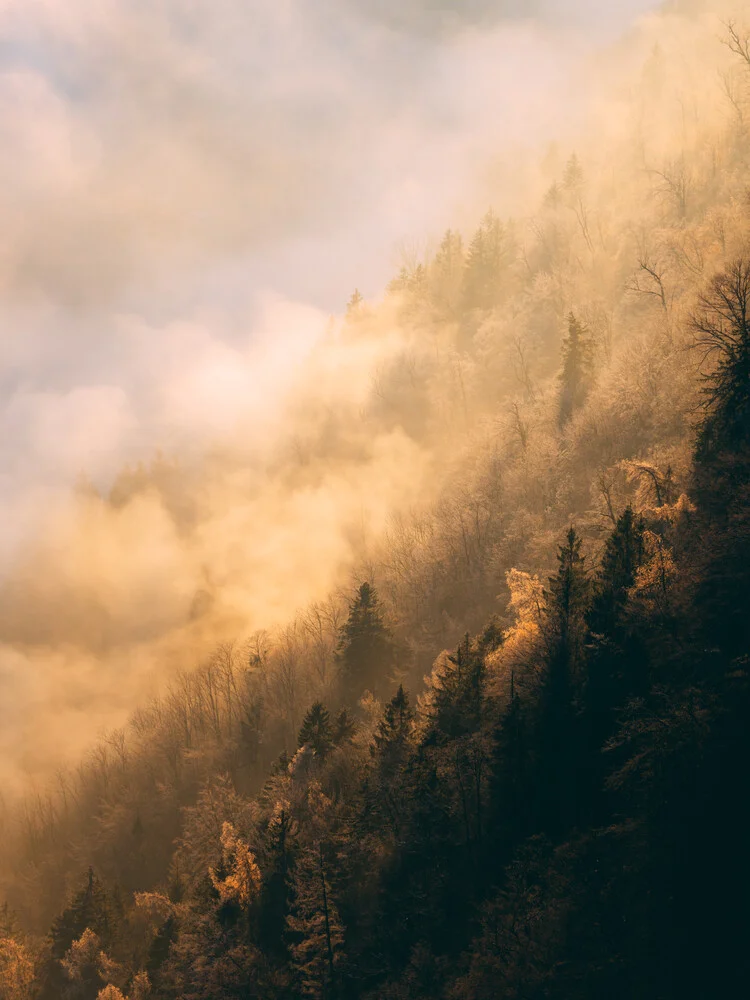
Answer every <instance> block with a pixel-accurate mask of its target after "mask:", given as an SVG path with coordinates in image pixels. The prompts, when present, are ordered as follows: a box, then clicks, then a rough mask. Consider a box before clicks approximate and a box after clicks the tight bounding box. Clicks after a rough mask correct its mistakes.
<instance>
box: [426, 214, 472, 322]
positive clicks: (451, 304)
mask: <svg viewBox="0 0 750 1000" xmlns="http://www.w3.org/2000/svg"><path fill="white" fill-rule="evenodd" d="M465 261H466V255H465V254H464V246H463V240H462V238H461V234H460V233H458V232H456V231H455V230H452V229H449V230H448V231H447V232H446V233H445V235H444V236H443V239H442V240H441V242H440V246H439V248H438V251H437V253H436V254H435V258H434V260H433V262H432V265H431V267H430V289H431V298H432V302H433V304H434V306H435V308H436V310H437V312H438V314H439V315H440V316H441V317H444V318H446V319H450V318H452V317H453V316H455V314H456V312H457V310H458V308H459V305H460V300H461V290H462V286H463V280H464V268H465Z"/></svg>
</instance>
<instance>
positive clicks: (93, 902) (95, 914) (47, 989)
mask: <svg viewBox="0 0 750 1000" xmlns="http://www.w3.org/2000/svg"><path fill="white" fill-rule="evenodd" d="M115 922H116V921H115V915H114V912H113V907H112V901H111V898H110V894H109V893H108V892H107V890H106V889H105V887H104V886H103V885H102V883H101V882H100V880H99V879H98V878H97V876H96V875H95V874H94V870H93V868H89V870H88V874H87V876H86V884H85V885H84V887H83V888H82V889H80V890H79V891H78V892H77V893H76V894H75V895H74V896H73V898H72V900H71V901H70V903H69V904H68V906H66V908H65V909H64V910H63V912H62V913H61V914H60V916H59V917H57V919H56V920H55V921H54V922H53V924H52V928H51V930H50V934H49V959H48V961H47V962H46V963H45V966H44V969H43V971H42V975H41V979H42V985H41V991H40V1000H59V997H61V996H62V995H63V991H64V990H65V988H66V983H67V976H66V975H65V972H64V970H63V967H62V965H61V960H62V959H63V958H65V955H66V953H67V952H68V951H69V949H70V947H71V946H72V945H73V943H74V942H75V941H78V940H79V939H80V938H81V936H82V935H83V933H84V931H86V930H90V931H93V933H94V934H96V935H97V937H98V938H99V941H100V942H101V945H102V947H103V948H104V949H106V948H107V947H108V946H109V943H110V942H111V940H112V936H113V932H114V930H115V926H114V925H115Z"/></svg>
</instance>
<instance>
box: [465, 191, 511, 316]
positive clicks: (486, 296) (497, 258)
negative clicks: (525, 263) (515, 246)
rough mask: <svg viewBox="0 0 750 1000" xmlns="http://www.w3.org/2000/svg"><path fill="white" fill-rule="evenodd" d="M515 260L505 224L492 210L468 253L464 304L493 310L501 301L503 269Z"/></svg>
mask: <svg viewBox="0 0 750 1000" xmlns="http://www.w3.org/2000/svg"><path fill="white" fill-rule="evenodd" d="M511 259H512V251H511V246H510V240H509V236H508V233H507V232H506V230H505V227H504V226H503V224H502V223H501V222H500V220H499V219H498V217H497V216H496V215H495V213H494V212H493V211H492V209H490V210H489V211H488V212H487V214H486V215H485V216H484V218H483V219H482V221H481V223H480V225H479V228H478V229H477V231H476V233H475V234H474V236H473V238H472V240H471V243H470V244H469V250H468V253H467V255H466V268H465V272H464V291H463V297H464V305H465V307H466V308H467V309H493V308H494V307H495V306H497V305H499V303H500V302H501V300H502V297H503V294H504V292H505V289H504V288H503V272H504V271H505V270H506V268H507V267H508V265H509V264H510V261H511Z"/></svg>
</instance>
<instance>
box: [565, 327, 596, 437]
mask: <svg viewBox="0 0 750 1000" xmlns="http://www.w3.org/2000/svg"><path fill="white" fill-rule="evenodd" d="M591 367H592V366H591V344H590V342H589V340H588V338H587V336H586V329H585V327H584V326H583V325H582V324H581V323H580V322H579V321H578V319H576V317H575V315H574V314H573V313H572V312H571V313H570V315H569V316H568V332H567V335H566V337H565V339H564V340H563V345H562V372H561V373H560V403H559V410H558V426H559V427H560V429H561V430H562V429H563V428H564V427H565V425H566V424H567V423H568V421H569V420H570V418H571V417H572V416H573V414H574V413H575V412H576V411H577V410H579V409H580V408H581V406H583V404H584V402H585V401H586V396H587V395H588V391H589V386H590V380H591Z"/></svg>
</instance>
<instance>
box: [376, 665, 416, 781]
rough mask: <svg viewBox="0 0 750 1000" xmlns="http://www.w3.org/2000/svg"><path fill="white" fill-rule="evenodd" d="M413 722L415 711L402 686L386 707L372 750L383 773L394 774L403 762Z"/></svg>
mask: <svg viewBox="0 0 750 1000" xmlns="http://www.w3.org/2000/svg"><path fill="white" fill-rule="evenodd" d="M413 721H414V711H413V710H412V708H411V706H410V705H409V696H408V695H407V693H406V691H404V687H403V684H401V685H399V689H398V691H397V692H396V694H395V695H394V696H393V697H392V698H391V700H390V701H389V702H388V704H387V705H386V706H385V709H384V711H383V718H382V719H381V720H380V722H379V723H378V727H377V729H376V730H375V735H374V737H373V743H372V746H371V748H370V751H371V753H372V755H373V756H377V757H378V761H379V766H380V768H381V771H383V772H387V773H392V771H393V770H394V768H395V767H397V766H398V765H400V764H401V763H402V762H403V759H404V756H405V752H406V750H407V747H408V742H409V736H410V733H411V728H412V723H413Z"/></svg>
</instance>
